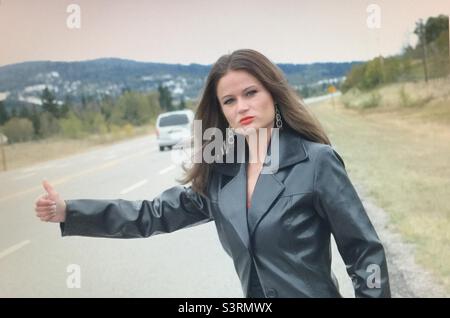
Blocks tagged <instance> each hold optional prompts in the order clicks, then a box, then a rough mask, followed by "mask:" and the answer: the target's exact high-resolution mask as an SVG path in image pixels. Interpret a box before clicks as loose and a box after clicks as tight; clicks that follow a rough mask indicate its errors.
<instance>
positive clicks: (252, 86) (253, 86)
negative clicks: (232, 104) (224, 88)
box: [222, 85, 256, 100]
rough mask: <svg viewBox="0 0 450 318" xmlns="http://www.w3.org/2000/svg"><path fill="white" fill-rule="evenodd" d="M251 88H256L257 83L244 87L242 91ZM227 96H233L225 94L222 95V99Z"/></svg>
mask: <svg viewBox="0 0 450 318" xmlns="http://www.w3.org/2000/svg"><path fill="white" fill-rule="evenodd" d="M250 88H256V85H250V86H248V87H246V88H244V89H243V90H242V91H243V92H245V91H246V90H248V89H250ZM225 97H232V95H225V96H223V97H222V100H223V99H224V98H225Z"/></svg>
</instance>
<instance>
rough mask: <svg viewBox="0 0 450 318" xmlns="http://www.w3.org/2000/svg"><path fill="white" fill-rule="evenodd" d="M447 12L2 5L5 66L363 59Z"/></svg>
mask: <svg viewBox="0 0 450 318" xmlns="http://www.w3.org/2000/svg"><path fill="white" fill-rule="evenodd" d="M73 4H75V5H76V7H75V9H74V7H73V6H70V5H73ZM449 13H450V0H370V1H368V0H339V1H337V0H312V1H310V0H220V1H219V0H126V1H125V0H39V1H36V0H0V66H2V65H7V64H12V63H18V62H24V61H34V60H51V61H80V60H90V59H96V58H103V57H117V58H125V59H132V60H137V61H144V62H160V63H180V64H190V63H199V64H211V63H214V62H215V61H216V60H217V59H218V58H219V57H220V56H221V55H223V54H227V53H231V52H232V51H233V50H236V49H241V48H251V49H255V50H258V51H260V52H261V53H263V54H265V55H266V56H267V57H269V59H271V60H272V61H273V62H276V63H298V64H303V63H314V62H344V61H355V60H358V61H363V60H369V59H371V58H373V57H375V56H378V55H380V54H382V55H384V56H388V55H392V54H397V53H399V52H400V51H401V49H402V47H403V46H404V45H405V44H407V43H411V44H414V43H415V41H417V39H416V36H415V35H414V34H413V30H414V27H415V22H416V21H417V20H418V19H419V18H423V19H424V20H426V19H427V18H428V17H430V16H437V15H439V14H446V15H449Z"/></svg>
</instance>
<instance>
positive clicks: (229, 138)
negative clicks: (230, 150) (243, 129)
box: [227, 127, 234, 145]
mask: <svg viewBox="0 0 450 318" xmlns="http://www.w3.org/2000/svg"><path fill="white" fill-rule="evenodd" d="M227 143H228V144H230V145H232V144H234V132H233V128H231V127H228V128H227Z"/></svg>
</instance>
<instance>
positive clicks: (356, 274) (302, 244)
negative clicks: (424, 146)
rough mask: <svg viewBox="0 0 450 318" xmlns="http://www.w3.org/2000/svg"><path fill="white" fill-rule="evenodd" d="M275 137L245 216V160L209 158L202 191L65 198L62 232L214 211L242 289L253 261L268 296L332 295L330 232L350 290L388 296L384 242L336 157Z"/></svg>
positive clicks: (110, 231)
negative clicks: (269, 166) (268, 166)
mask: <svg viewBox="0 0 450 318" xmlns="http://www.w3.org/2000/svg"><path fill="white" fill-rule="evenodd" d="M279 137H280V138H279V140H280V143H279V167H278V170H276V171H275V172H274V173H267V174H261V175H260V176H259V178H258V180H257V184H256V186H255V189H254V192H253V196H252V204H251V207H250V209H249V211H248V226H247V218H246V215H245V213H246V169H245V167H246V163H233V164H225V163H223V164H215V165H214V169H213V173H212V175H211V178H210V183H209V186H208V197H206V196H203V195H200V194H198V193H196V192H194V191H193V190H192V189H191V187H184V186H181V185H178V186H174V187H172V188H169V189H167V190H166V191H164V192H162V193H161V194H160V195H159V196H157V197H155V198H153V199H152V200H143V201H126V200H67V201H66V202H67V217H66V222H65V223H62V224H61V230H62V235H63V236H66V235H82V236H93V237H111V238H136V237H149V236H152V235H155V234H160V233H169V232H173V231H176V230H179V229H182V228H185V227H189V226H193V225H197V224H201V223H204V222H207V221H212V220H214V221H215V225H216V227H217V231H218V235H219V239H220V241H221V243H222V245H223V247H224V249H225V251H226V252H227V253H228V254H229V255H230V256H231V257H232V259H233V261H234V265H235V268H236V272H237V274H238V276H239V278H240V281H241V284H242V288H243V292H244V295H246V296H247V293H248V289H249V278H250V268H251V264H252V261H254V264H255V268H256V271H257V273H258V276H259V278H260V282H261V286H262V288H263V291H264V293H265V296H266V297H340V294H339V291H338V289H337V287H336V285H335V284H334V282H333V277H332V273H331V249H330V234H331V233H332V234H333V235H334V237H335V240H336V243H337V246H338V249H339V252H340V254H341V255H342V258H343V260H344V262H345V263H346V266H347V271H348V274H349V275H350V277H351V278H352V281H353V285H354V288H355V295H356V297H390V288H389V278H388V270H387V265H386V259H385V253H384V249H383V246H382V244H381V243H380V240H379V238H378V236H377V234H376V232H375V230H374V228H373V226H372V224H371V222H370V221H369V219H368V217H367V214H366V212H365V210H364V207H363V205H362V203H361V201H360V199H359V197H358V195H357V193H356V191H355V189H354V187H353V185H352V183H351V181H350V180H349V178H348V176H347V173H346V171H345V166H344V163H343V161H342V159H341V157H340V156H339V155H338V153H337V152H336V151H335V150H334V149H333V148H332V147H330V146H328V145H323V144H319V143H315V142H311V141H308V140H306V139H305V138H303V137H301V136H300V135H299V134H297V133H296V132H294V131H292V130H290V129H287V128H286V129H285V128H283V129H282V130H281V131H280V134H279ZM267 158H268V159H269V160H270V152H269V154H268V156H267Z"/></svg>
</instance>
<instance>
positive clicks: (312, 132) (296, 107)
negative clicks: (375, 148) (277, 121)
mask: <svg viewBox="0 0 450 318" xmlns="http://www.w3.org/2000/svg"><path fill="white" fill-rule="evenodd" d="M231 70H233V71H237V70H243V71H246V72H248V73H249V74H251V75H253V76H254V77H256V78H257V79H258V80H259V81H260V82H261V84H262V85H263V86H264V87H265V88H266V89H267V91H269V93H270V94H271V95H272V99H273V100H274V102H275V103H277V104H278V108H279V110H280V112H281V116H282V118H283V121H284V123H283V125H286V124H287V125H288V126H289V127H291V128H292V129H294V130H295V131H297V132H298V133H299V134H301V135H302V136H303V137H304V138H306V139H308V140H310V141H314V142H318V143H322V144H328V145H330V141H329V139H328V137H327V135H326V133H325V131H324V129H323V128H322V126H321V124H320V123H319V121H318V120H317V119H316V118H315V117H314V115H313V114H312V113H310V112H309V111H308V109H307V108H306V106H305V104H304V102H303V100H302V99H301V97H300V96H298V94H297V93H296V92H295V90H294V89H292V87H291V86H290V85H289V84H288V82H287V80H286V78H285V76H284V74H283V72H282V71H281V70H280V69H279V68H278V67H277V66H276V65H275V64H274V63H272V62H271V61H270V60H269V59H268V58H267V57H265V56H264V55H263V54H261V53H259V52H257V51H255V50H250V49H242V50H237V51H234V52H233V53H231V54H227V55H223V56H221V57H220V58H219V59H218V60H217V62H216V63H215V64H214V65H213V66H212V68H211V71H210V72H209V75H208V78H207V79H206V84H205V86H204V89H203V92H202V94H201V98H200V102H199V104H198V106H197V110H196V114H195V119H196V120H201V121H202V135H201V136H203V133H204V131H205V130H206V129H208V128H211V127H216V128H219V129H220V130H221V131H222V134H223V136H226V134H225V132H226V128H227V127H228V122H227V120H226V118H225V116H224V114H223V112H222V108H221V106H220V103H219V100H218V98H217V83H218V82H219V80H220V79H221V78H222V77H223V76H224V75H225V74H226V73H227V72H228V71H231ZM209 142H210V141H208V140H202V141H201V145H202V147H201V148H202V149H203V148H204V147H205V146H206V144H208V143H209ZM202 157H203V156H202ZM211 169H212V165H211V164H208V163H206V162H203V159H202V160H201V162H198V163H194V164H193V165H192V166H191V167H190V168H185V177H184V178H182V179H181V180H179V181H180V182H181V183H182V184H186V183H188V182H192V189H193V190H194V191H196V192H199V193H202V194H206V187H207V185H208V179H209V176H210V173H211Z"/></svg>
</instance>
